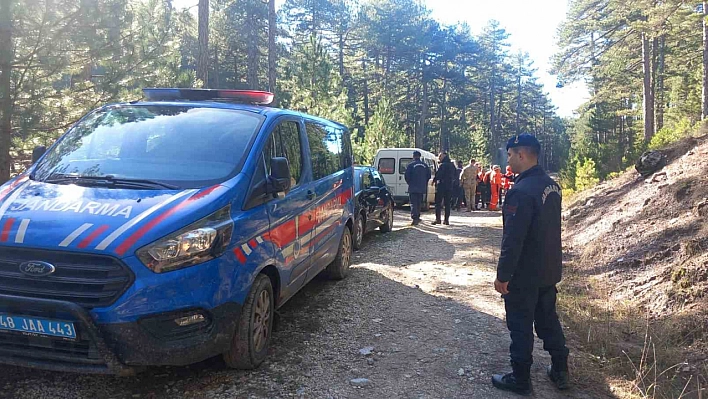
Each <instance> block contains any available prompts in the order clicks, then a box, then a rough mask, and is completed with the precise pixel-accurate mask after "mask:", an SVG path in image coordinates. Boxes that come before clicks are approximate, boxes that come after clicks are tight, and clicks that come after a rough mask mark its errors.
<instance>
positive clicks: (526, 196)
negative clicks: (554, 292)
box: [497, 166, 562, 287]
mask: <svg viewBox="0 0 708 399" xmlns="http://www.w3.org/2000/svg"><path fill="white" fill-rule="evenodd" d="M502 215H503V217H504V235H503V238H502V245H501V254H500V256H499V264H498V265H497V278H498V279H499V281H501V282H507V281H510V286H516V287H520V286H536V287H544V286H549V285H553V284H556V283H558V282H559V281H560V280H561V262H562V260H561V256H562V249H561V188H560V186H559V185H558V184H556V182H555V181H553V179H551V178H550V177H549V176H548V175H547V174H546V172H544V171H543V169H542V168H541V167H540V166H534V167H533V168H531V169H529V170H527V171H526V172H524V173H522V174H520V175H519V176H518V177H517V178H516V180H515V181H514V186H513V187H512V188H511V189H510V190H509V192H508V194H507V196H506V200H505V201H504V207H503V210H502Z"/></svg>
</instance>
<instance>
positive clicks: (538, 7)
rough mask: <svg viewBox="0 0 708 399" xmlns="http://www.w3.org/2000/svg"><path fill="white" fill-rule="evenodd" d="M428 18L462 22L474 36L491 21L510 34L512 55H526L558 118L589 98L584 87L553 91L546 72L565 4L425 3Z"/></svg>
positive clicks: (531, 0) (509, 0)
mask: <svg viewBox="0 0 708 399" xmlns="http://www.w3.org/2000/svg"><path fill="white" fill-rule="evenodd" d="M427 6H428V8H429V9H431V10H432V17H433V18H435V19H436V20H438V21H440V22H442V23H444V24H454V23H456V22H466V23H467V24H468V25H469V26H470V27H471V28H472V32H473V33H474V34H475V35H476V34H479V33H480V32H481V31H482V29H484V27H485V25H487V22H488V21H489V20H491V19H495V20H497V21H499V23H500V25H501V27H502V28H504V29H506V31H507V32H508V33H509V34H510V36H509V43H510V44H511V52H512V54H515V53H517V52H518V51H519V50H521V51H524V52H528V53H529V55H530V57H531V59H532V60H533V61H534V67H536V68H537V72H536V76H537V77H538V78H539V81H540V82H541V83H543V85H544V87H545V91H546V92H547V93H549V94H550V97H551V100H552V102H553V104H554V105H555V106H556V107H557V108H558V110H557V111H556V112H557V113H558V115H559V116H562V117H570V116H572V115H573V112H574V111H575V110H576V109H577V108H578V107H579V106H580V105H581V104H582V103H584V102H585V101H587V99H588V98H589V94H588V90H587V88H586V87H585V85H584V84H581V83H576V84H573V85H568V86H566V87H563V88H560V89H559V88H556V83H557V80H556V77H555V76H554V75H551V74H550V73H549V72H548V71H549V69H550V67H551V60H550V59H551V57H552V56H553V54H554V53H555V52H556V51H557V49H558V47H557V45H556V31H557V29H558V26H559V25H560V24H561V22H563V20H564V19H565V15H566V12H567V10H568V0H505V1H503V2H501V1H500V2H496V1H490V0H464V1H459V0H427Z"/></svg>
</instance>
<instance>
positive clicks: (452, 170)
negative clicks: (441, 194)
mask: <svg viewBox="0 0 708 399" xmlns="http://www.w3.org/2000/svg"><path fill="white" fill-rule="evenodd" d="M456 173H457V168H456V167H455V165H453V163H452V162H450V158H449V157H445V159H443V161H442V162H441V163H440V167H438V171H437V172H435V181H436V186H435V188H436V189H437V191H441V190H451V189H452V187H453V185H454V181H455V174H456Z"/></svg>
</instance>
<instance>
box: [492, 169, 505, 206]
mask: <svg viewBox="0 0 708 399" xmlns="http://www.w3.org/2000/svg"><path fill="white" fill-rule="evenodd" d="M489 186H490V189H491V202H490V203H489V210H490V211H496V210H499V198H501V189H502V173H501V168H500V167H499V165H494V167H493V168H492V173H491V174H490V175H489Z"/></svg>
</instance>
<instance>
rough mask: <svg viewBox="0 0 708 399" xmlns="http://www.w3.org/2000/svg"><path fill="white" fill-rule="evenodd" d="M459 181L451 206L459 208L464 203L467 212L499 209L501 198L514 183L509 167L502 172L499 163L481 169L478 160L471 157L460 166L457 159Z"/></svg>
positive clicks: (460, 162)
mask: <svg viewBox="0 0 708 399" xmlns="http://www.w3.org/2000/svg"><path fill="white" fill-rule="evenodd" d="M457 172H458V174H459V183H458V185H457V188H453V191H455V190H456V192H457V198H453V207H454V208H455V209H457V210H459V209H460V208H461V207H462V205H463V204H464V205H465V206H466V208H467V212H472V211H474V210H478V209H489V210H490V211H496V210H499V209H501V205H502V198H503V196H504V194H505V193H506V192H507V191H509V189H510V188H511V186H512V185H513V184H514V177H515V175H514V173H513V172H512V171H511V167H510V166H507V167H506V172H505V173H502V172H501V168H500V167H499V165H494V166H489V167H488V168H487V169H486V170H484V169H482V166H481V165H480V163H479V162H477V161H475V160H474V159H471V160H470V162H469V164H468V165H467V166H465V167H463V166H462V161H457Z"/></svg>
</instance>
